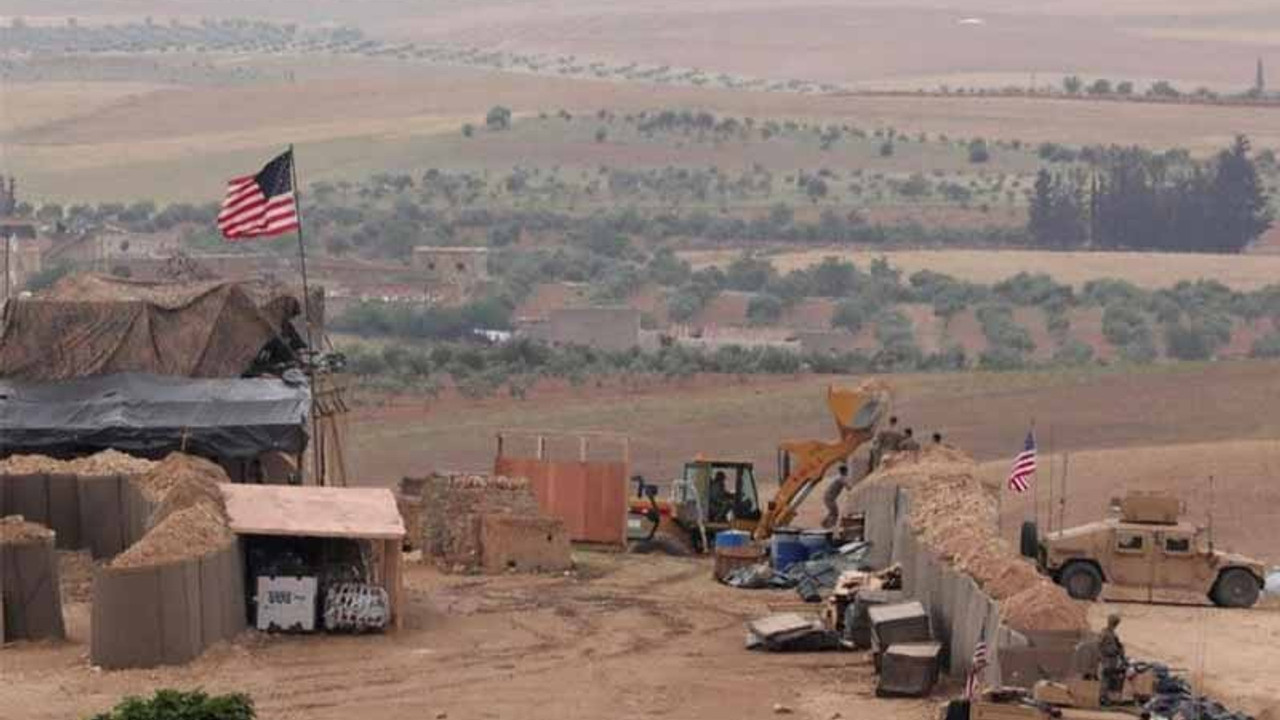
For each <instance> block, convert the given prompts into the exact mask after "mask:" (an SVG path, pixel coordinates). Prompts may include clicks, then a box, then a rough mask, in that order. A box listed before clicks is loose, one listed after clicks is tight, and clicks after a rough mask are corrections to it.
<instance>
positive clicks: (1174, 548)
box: [1164, 537, 1191, 555]
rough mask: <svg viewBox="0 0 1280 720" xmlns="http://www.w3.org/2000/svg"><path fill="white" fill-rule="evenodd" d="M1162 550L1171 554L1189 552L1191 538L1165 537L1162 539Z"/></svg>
mask: <svg viewBox="0 0 1280 720" xmlns="http://www.w3.org/2000/svg"><path fill="white" fill-rule="evenodd" d="M1164 551H1165V552H1166V553H1169V554H1171V555H1185V554H1187V553H1189V552H1191V538H1189V537H1167V538H1165V539H1164Z"/></svg>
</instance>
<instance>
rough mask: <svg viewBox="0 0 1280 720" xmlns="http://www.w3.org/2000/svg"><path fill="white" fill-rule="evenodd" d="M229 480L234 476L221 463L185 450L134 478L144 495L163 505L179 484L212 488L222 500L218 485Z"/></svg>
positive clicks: (171, 455)
mask: <svg viewBox="0 0 1280 720" xmlns="http://www.w3.org/2000/svg"><path fill="white" fill-rule="evenodd" d="M225 482H231V478H229V477H227V473H226V471H225V470H223V469H222V468H221V467H220V466H219V465H218V464H217V463H215V462H212V461H210V460H205V459H204V458H202V457H196V456H195V455H187V454H184V453H170V454H169V456H168V457H166V458H165V459H164V460H161V461H160V462H158V463H153V464H152V467H151V468H150V469H149V470H148V471H147V472H146V473H145V474H144V475H142V476H141V477H137V478H134V479H133V484H134V485H135V486H136V487H137V488H138V489H139V490H140V491H142V494H143V495H145V496H146V498H147V499H148V500H150V501H151V502H153V503H156V504H162V503H163V502H164V500H165V498H166V496H167V495H168V494H169V491H170V490H172V489H174V487H176V486H178V485H195V486H202V487H207V488H211V489H212V491H213V492H214V493H215V494H216V495H217V496H218V498H219V502H221V493H217V485H218V483H225Z"/></svg>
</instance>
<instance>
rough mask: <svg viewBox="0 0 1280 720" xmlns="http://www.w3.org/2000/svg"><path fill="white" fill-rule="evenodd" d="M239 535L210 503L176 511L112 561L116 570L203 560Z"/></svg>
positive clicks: (112, 565)
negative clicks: (205, 556)
mask: <svg viewBox="0 0 1280 720" xmlns="http://www.w3.org/2000/svg"><path fill="white" fill-rule="evenodd" d="M234 538H235V535H234V534H233V533H232V532H231V529H230V528H228V527H227V520H226V518H225V517H223V515H222V514H221V513H219V512H218V510H217V509H216V508H214V507H212V506H210V505H208V504H205V503H202V504H199V505H193V506H191V507H188V508H184V509H182V510H177V511H174V512H173V513H172V514H171V515H169V516H168V517H166V518H165V519H164V520H163V521H162V522H161V523H160V524H159V525H156V526H155V527H154V528H152V529H151V531H150V532H148V533H147V534H146V535H144V536H143V537H142V539H141V540H139V541H138V542H136V543H134V544H133V545H131V546H130V547H129V549H128V550H125V551H124V552H123V553H121V554H119V555H117V556H116V558H115V560H112V561H111V567H113V568H131V567H143V566H148V565H160V564H163V563H169V562H175V561H178V560H186V559H188V558H195V557H200V556H202V555H207V554H208V553H211V552H214V551H217V550H221V549H222V548H224V547H226V546H227V545H229V544H231V541H232V540H233V539H234Z"/></svg>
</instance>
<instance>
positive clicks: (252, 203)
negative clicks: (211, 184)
mask: <svg viewBox="0 0 1280 720" xmlns="http://www.w3.org/2000/svg"><path fill="white" fill-rule="evenodd" d="M297 229H298V205H297V202H296V201H295V198H294V193H293V149H292V148H290V149H289V150H286V151H285V152H283V153H282V154H280V155H279V156H277V157H276V158H275V159H274V160H272V161H271V162H269V163H267V164H266V165H265V166H263V168H262V170H259V171H258V174H257V175H246V176H244V177H238V178H233V179H232V180H231V181H230V182H228V183H227V197H226V198H225V199H224V200H223V201H222V210H221V211H220V212H219V213H218V230H219V231H220V232H221V233H222V236H223V237H224V238H226V239H228V240H243V239H245V238H255V237H268V236H271V235H279V234H281V233H286V232H289V231H290V230H297Z"/></svg>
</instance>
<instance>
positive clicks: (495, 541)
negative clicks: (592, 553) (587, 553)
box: [480, 515, 573, 572]
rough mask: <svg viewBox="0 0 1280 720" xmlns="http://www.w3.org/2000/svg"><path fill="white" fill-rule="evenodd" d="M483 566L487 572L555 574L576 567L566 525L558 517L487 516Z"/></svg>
mask: <svg viewBox="0 0 1280 720" xmlns="http://www.w3.org/2000/svg"><path fill="white" fill-rule="evenodd" d="M480 548H481V552H480V558H481V563H480V564H481V567H482V568H484V570H485V571H487V572H504V571H507V570H519V571H523V572H552V571H560V570H568V569H569V568H570V567H572V565H573V559H572V557H571V552H572V547H571V545H570V543H569V534H568V533H567V532H566V531H565V528H564V523H563V522H562V521H561V520H559V519H555V518H544V517H537V516H525V515H486V516H485V517H484V518H483V519H482V521H481V523H480Z"/></svg>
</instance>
